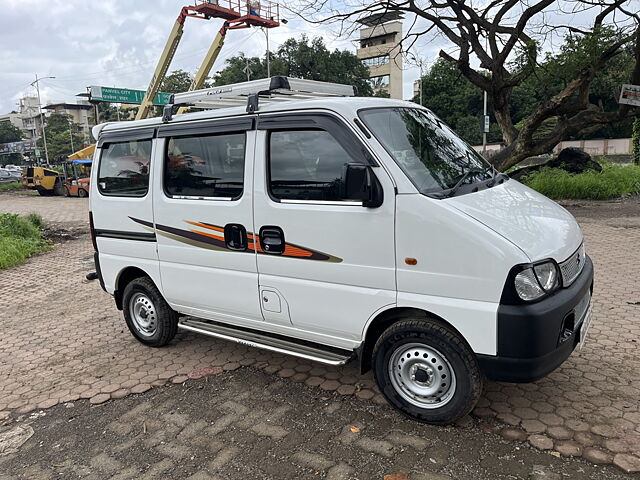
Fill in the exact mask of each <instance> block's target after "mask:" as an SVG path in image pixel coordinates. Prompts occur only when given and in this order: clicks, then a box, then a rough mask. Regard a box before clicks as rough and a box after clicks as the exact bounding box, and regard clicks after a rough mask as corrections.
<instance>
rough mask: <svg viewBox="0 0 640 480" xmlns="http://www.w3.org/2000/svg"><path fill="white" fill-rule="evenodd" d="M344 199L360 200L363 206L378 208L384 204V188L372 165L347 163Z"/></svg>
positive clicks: (344, 178)
mask: <svg viewBox="0 0 640 480" xmlns="http://www.w3.org/2000/svg"><path fill="white" fill-rule="evenodd" d="M342 182H343V188H344V192H343V198H344V200H360V201H362V206H364V207H369V208H376V207H379V206H380V205H382V200H383V190H382V185H381V184H380V181H379V180H378V179H377V178H376V176H375V174H374V173H373V170H372V169H371V166H369V165H362V164H360V163H347V164H346V165H345V168H344V173H343V178H342Z"/></svg>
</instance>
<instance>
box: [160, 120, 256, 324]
mask: <svg viewBox="0 0 640 480" xmlns="http://www.w3.org/2000/svg"><path fill="white" fill-rule="evenodd" d="M253 122H254V118H252V117H242V118H238V119H224V120H215V121H206V122H188V123H185V124H182V125H180V124H178V125H167V126H164V127H160V128H159V130H158V136H159V137H160V138H159V140H158V142H163V143H164V145H163V148H160V149H159V150H160V151H161V152H162V154H161V155H162V158H161V159H159V162H158V163H160V164H161V165H162V168H158V169H156V171H157V172H158V174H157V177H156V182H155V185H157V186H158V187H157V192H156V194H155V195H154V220H155V230H156V236H157V241H158V258H159V260H160V274H161V277H162V289H163V292H164V295H165V297H166V299H167V301H168V302H169V303H170V304H171V305H172V306H173V307H174V308H175V309H177V310H178V311H180V312H183V313H189V314H192V315H196V316H201V317H204V318H210V319H217V320H220V321H227V322H230V323H246V321H247V320H251V321H256V320H260V321H262V315H261V312H260V306H259V303H258V273H257V269H256V259H255V251H254V250H253V248H249V242H248V237H247V231H250V230H251V228H252V227H253V212H252V204H253V199H252V194H253V192H252V181H253V177H252V174H253V151H254V145H255V141H254V137H255V131H253Z"/></svg>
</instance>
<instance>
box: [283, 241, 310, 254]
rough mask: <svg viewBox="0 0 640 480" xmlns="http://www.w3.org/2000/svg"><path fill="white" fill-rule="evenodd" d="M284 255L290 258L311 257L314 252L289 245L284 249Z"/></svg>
mask: <svg viewBox="0 0 640 480" xmlns="http://www.w3.org/2000/svg"><path fill="white" fill-rule="evenodd" d="M284 255H286V256H288V257H310V256H312V255H313V252H310V251H309V250H304V249H302V248H298V247H294V246H291V245H289V244H288V243H287V244H286V245H285V248H284Z"/></svg>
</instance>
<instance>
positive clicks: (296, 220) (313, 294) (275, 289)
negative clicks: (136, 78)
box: [90, 77, 593, 424]
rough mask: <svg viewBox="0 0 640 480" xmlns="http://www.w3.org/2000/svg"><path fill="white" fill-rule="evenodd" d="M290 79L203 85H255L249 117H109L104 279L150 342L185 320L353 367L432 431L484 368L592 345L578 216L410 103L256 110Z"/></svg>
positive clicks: (498, 370) (98, 201)
mask: <svg viewBox="0 0 640 480" xmlns="http://www.w3.org/2000/svg"><path fill="white" fill-rule="evenodd" d="M265 81H266V82H269V79H266V80H265ZM256 82H257V83H256ZM291 83H294V84H301V85H303V86H304V85H306V84H305V83H304V82H303V81H299V80H295V82H294V81H293V79H287V78H282V77H275V78H273V79H271V84H267V85H266V86H264V85H262V81H254V82H250V83H248V84H246V85H245V84H237V85H231V86H225V87H224V88H216V89H212V90H207V91H203V92H202V93H201V94H202V95H203V98H205V97H206V99H210V98H214V97H215V96H216V95H223V94H224V92H231V93H233V92H234V91H241V92H244V93H245V94H246V93H251V88H255V90H256V91H255V92H254V93H256V95H253V94H251V95H249V99H248V101H247V102H248V103H247V107H246V109H245V108H243V107H233V108H220V109H217V110H207V111H204V112H198V113H188V114H184V115H177V116H175V117H172V115H171V106H169V107H167V109H165V115H164V116H163V119H160V118H157V119H147V120H141V121H132V122H120V123H113V124H106V125H105V124H103V125H99V126H97V127H95V128H94V132H93V133H94V137H95V138H97V139H98V143H97V150H96V153H95V157H94V163H95V167H94V168H93V170H92V177H93V178H92V180H91V194H90V210H91V213H90V225H91V232H92V239H93V245H94V248H95V264H96V267H97V274H98V278H99V279H100V283H101V285H102V287H103V288H104V289H105V290H106V291H107V292H108V293H110V294H112V295H113V296H114V299H115V304H116V306H117V308H118V309H121V310H122V311H123V313H124V318H125V321H126V323H127V326H128V328H129V330H130V331H131V333H132V334H133V336H134V337H135V338H136V339H137V340H139V341H140V342H142V343H143V344H145V345H149V346H152V347H160V346H162V345H166V344H167V343H169V342H170V341H171V340H172V339H173V337H174V335H175V334H176V331H177V329H178V328H180V329H184V330H187V331H194V332H199V333H202V334H206V335H210V336H213V337H218V338H223V339H227V340H232V341H236V342H239V343H241V344H244V345H253V346H258V347H261V348H265V349H268V350H272V351H276V352H280V353H288V354H291V355H295V356H298V357H301V358H305V359H312V360H316V361H319V362H323V363H326V364H331V365H340V364H344V363H346V362H348V361H351V360H353V361H357V362H359V364H360V368H361V370H362V371H363V372H366V371H367V370H370V369H373V373H374V376H375V379H376V382H377V384H378V386H379V388H380V391H381V392H382V393H383V395H384V396H385V397H386V398H387V400H388V401H389V402H390V403H391V404H392V405H393V406H395V407H396V408H398V409H399V410H400V411H402V412H404V413H405V414H407V415H409V416H410V417H412V418H415V419H417V420H420V421H424V422H429V423H435V424H442V423H448V422H451V421H454V420H456V419H458V418H460V417H462V416H463V415H465V414H467V413H468V412H470V411H471V409H472V408H473V407H474V405H475V404H476V402H477V400H478V398H479V396H480V394H481V391H482V384H483V379H484V378H485V377H488V378H490V379H494V380H502V381H508V382H529V381H533V380H536V379H538V378H540V377H543V376H545V375H547V374H549V373H550V372H552V371H553V370H554V369H556V368H557V367H558V366H559V365H560V364H562V363H563V362H564V361H565V360H566V359H567V357H569V355H570V354H571V353H572V351H573V350H574V349H575V348H576V347H578V346H582V345H583V343H584V341H585V337H586V334H587V331H588V329H589V325H590V322H591V292H592V288H593V265H592V262H591V260H590V259H589V257H588V256H587V255H586V254H585V248H584V243H583V242H584V240H583V236H582V233H581V231H580V228H579V226H578V224H577V223H576V221H575V219H574V218H573V217H572V216H571V214H569V213H568V212H567V211H566V210H565V209H564V208H562V207H560V206H559V205H558V204H556V203H555V202H553V201H551V200H549V199H547V198H546V197H544V196H542V195H540V194H538V193H536V192H535V191H533V190H531V189H530V188H528V187H526V186H524V185H522V184H520V183H518V182H517V181H515V180H512V179H510V178H509V177H508V176H507V175H504V174H501V173H499V172H497V171H496V170H495V169H494V168H493V167H492V166H491V165H490V164H488V163H487V162H486V161H485V160H484V159H483V158H482V157H481V156H480V155H479V154H478V153H476V152H475V151H474V150H473V149H472V148H471V147H470V146H468V145H467V144H466V143H465V142H464V141H462V140H461V139H460V138H459V137H458V136H457V135H456V134H455V133H454V132H453V131H452V130H451V129H449V127H447V126H446V125H445V124H444V123H443V122H442V121H441V120H440V119H439V118H438V117H436V116H435V115H434V114H433V113H432V112H431V111H429V110H427V109H426V108H423V107H421V106H419V105H416V104H415V103H411V102H404V101H399V100H391V99H381V98H346V97H338V98H335V97H331V96H323V97H321V98H318V99H307V100H290V101H282V102H273V103H268V104H266V105H259V103H258V101H259V97H258V95H257V92H260V95H264V92H265V91H268V92H277V91H279V89H280V90H282V89H287V88H289V89H292V88H293V87H291V86H290V85H291ZM258 84H259V85H258ZM269 85H271V87H269ZM273 85H275V86H276V87H275V89H274V87H273ZM309 85H310V87H309V88H311V87H313V88H319V89H320V90H323V89H324V90H323V91H324V92H325V93H327V94H328V93H330V92H331V91H334V90H337V91H342V90H340V89H339V88H338V87H337V86H335V85H328V86H327V87H326V88H325V87H323V85H322V84H320V83H319V82H310V83H309ZM292 91H293V90H292ZM274 94H275V93H274ZM187 95H190V96H193V97H194V98H195V97H197V96H198V95H199V93H198V92H190V93H188V94H184V96H187ZM307 96H309V95H307ZM175 97H176V98H175V99H174V102H172V103H180V102H178V100H179V98H178V97H179V95H176V96H175ZM291 97H292V98H294V97H295V96H294V95H291ZM245 98H246V97H245ZM262 98H264V97H262ZM260 101H262V100H260Z"/></svg>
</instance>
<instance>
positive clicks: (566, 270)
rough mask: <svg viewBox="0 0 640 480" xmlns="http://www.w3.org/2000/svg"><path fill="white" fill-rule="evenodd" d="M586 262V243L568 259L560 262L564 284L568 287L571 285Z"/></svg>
mask: <svg viewBox="0 0 640 480" xmlns="http://www.w3.org/2000/svg"><path fill="white" fill-rule="evenodd" d="M584 263H585V252H584V244H582V245H580V248H578V250H576V252H575V253H574V254H573V255H571V256H570V257H569V258H568V259H567V260H565V261H564V262H562V263H561V264H560V273H561V274H562V285H563V286H564V287H568V286H569V285H571V284H572V283H573V282H574V281H575V279H576V278H578V275H580V272H582V269H583V268H584Z"/></svg>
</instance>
